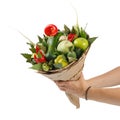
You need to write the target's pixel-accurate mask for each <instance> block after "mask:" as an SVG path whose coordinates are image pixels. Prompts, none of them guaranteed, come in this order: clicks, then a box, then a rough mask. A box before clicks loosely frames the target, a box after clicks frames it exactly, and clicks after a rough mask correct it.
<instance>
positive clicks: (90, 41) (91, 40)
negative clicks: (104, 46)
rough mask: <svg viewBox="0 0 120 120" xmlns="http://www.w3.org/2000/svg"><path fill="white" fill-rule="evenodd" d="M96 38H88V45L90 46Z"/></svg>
mask: <svg viewBox="0 0 120 120" xmlns="http://www.w3.org/2000/svg"><path fill="white" fill-rule="evenodd" d="M97 38H98V37H92V38H89V39H88V41H89V43H90V44H92V43H93V42H94V41H95V40H96V39H97Z"/></svg>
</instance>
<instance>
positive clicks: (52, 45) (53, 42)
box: [46, 32, 63, 61]
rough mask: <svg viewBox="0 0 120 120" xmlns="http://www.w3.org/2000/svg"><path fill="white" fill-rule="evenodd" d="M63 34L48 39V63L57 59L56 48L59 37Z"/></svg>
mask: <svg viewBox="0 0 120 120" xmlns="http://www.w3.org/2000/svg"><path fill="white" fill-rule="evenodd" d="M62 34H63V33H62V32H59V33H58V34H57V35H56V36H54V37H48V40H47V44H48V50H47V53H46V58H47V60H48V61H50V60H52V59H54V58H55V57H56V47H57V44H58V40H59V37H60V36H61V35H62Z"/></svg>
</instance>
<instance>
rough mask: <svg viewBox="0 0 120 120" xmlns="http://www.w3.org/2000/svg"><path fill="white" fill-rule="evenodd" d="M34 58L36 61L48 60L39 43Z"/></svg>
mask: <svg viewBox="0 0 120 120" xmlns="http://www.w3.org/2000/svg"><path fill="white" fill-rule="evenodd" d="M38 54H39V55H38ZM34 60H35V61H36V63H44V62H46V58H45V56H44V54H43V52H42V51H41V50H40V47H39V46H38V45H37V46H36V54H34Z"/></svg>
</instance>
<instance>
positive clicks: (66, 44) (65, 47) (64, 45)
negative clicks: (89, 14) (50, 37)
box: [57, 40, 74, 54]
mask: <svg viewBox="0 0 120 120" xmlns="http://www.w3.org/2000/svg"><path fill="white" fill-rule="evenodd" d="M73 49H74V45H73V43H72V42H70V41H68V40H64V41H61V42H60V43H59V44H58V46H57V50H58V51H59V52H62V53H64V54H66V53H68V52H69V51H72V50H73Z"/></svg>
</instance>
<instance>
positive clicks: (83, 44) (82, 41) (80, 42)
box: [73, 38, 89, 50]
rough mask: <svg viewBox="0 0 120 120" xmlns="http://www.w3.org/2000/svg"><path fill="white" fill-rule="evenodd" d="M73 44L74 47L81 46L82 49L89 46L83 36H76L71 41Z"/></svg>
mask: <svg viewBox="0 0 120 120" xmlns="http://www.w3.org/2000/svg"><path fill="white" fill-rule="evenodd" d="M73 44H74V46H75V47H77V48H81V49H82V50H86V49H87V48H88V46H89V43H88V40H86V39H85V38H76V39H75V40H74V41H73Z"/></svg>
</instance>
